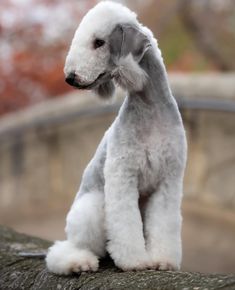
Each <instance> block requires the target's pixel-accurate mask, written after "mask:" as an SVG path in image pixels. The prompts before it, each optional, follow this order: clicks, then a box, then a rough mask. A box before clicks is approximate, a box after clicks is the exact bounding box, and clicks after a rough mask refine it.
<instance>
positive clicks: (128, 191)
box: [105, 158, 150, 270]
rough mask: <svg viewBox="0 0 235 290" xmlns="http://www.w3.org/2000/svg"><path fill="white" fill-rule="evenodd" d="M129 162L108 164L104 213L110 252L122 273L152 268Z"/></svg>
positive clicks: (132, 172)
mask: <svg viewBox="0 0 235 290" xmlns="http://www.w3.org/2000/svg"><path fill="white" fill-rule="evenodd" d="M128 164H129V162H128V161H125V160H124V159H122V158H115V159H114V158H112V160H108V161H107V162H106V165H105V214H106V230H107V239H108V247H107V248H108V251H109V253H110V255H111V257H112V258H113V260H114V262H115V264H116V266H117V267H119V268H121V269H122V270H133V269H136V270H138V269H146V268H148V267H149V266H150V264H149V261H150V260H149V258H148V256H147V252H146V250H145V240H144V236H143V224H142V219H141V214H140V211H139V207H138V198H139V193H138V190H137V174H136V172H135V170H134V169H133V170H132V169H131V168H128Z"/></svg>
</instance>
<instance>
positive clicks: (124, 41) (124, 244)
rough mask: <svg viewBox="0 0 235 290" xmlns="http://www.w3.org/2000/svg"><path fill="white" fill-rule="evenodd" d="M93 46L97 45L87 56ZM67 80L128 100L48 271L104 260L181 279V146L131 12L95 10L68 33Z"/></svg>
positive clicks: (147, 36)
mask: <svg viewBox="0 0 235 290" xmlns="http://www.w3.org/2000/svg"><path fill="white" fill-rule="evenodd" d="M97 38H98V39H102V40H104V45H102V46H101V47H99V48H97V49H95V48H94V46H93V43H94V40H95V39H97ZM71 73H72V75H73V76H74V78H75V81H74V84H73V83H71V84H72V85H75V86H77V84H78V82H79V85H84V84H85V85H86V84H92V86H93V87H92V88H93V89H94V90H95V91H96V92H98V93H100V94H103V95H107V94H111V93H112V90H113V87H114V85H113V81H115V82H116V83H117V84H119V85H120V86H122V87H123V88H124V89H126V90H127V91H128V95H127V97H126V99H125V101H124V103H123V105H122V107H121V109H120V111H119V114H118V116H117V118H116V120H115V121H114V123H113V124H112V125H111V127H110V128H109V129H108V131H107V132H106V133H105V135H104V137H103V139H102V141H101V143H100V145H99V147H98V149H97V151H96V153H95V155H94V157H93V159H92V160H91V161H90V163H89V164H88V166H87V168H86V170H85V171H84V174H83V178H82V182H81V186H80V189H79V191H78V193H77V196H76V199H75V201H74V203H73V206H72V208H71V210H70V212H69V214H68V216H67V226H66V233H67V241H63V242H56V243H55V244H54V245H53V246H52V247H51V248H50V249H49V252H48V255H47V258H46V262H47V266H48V269H49V270H50V271H52V272H54V273H58V274H69V273H72V272H79V271H90V270H91V271H96V270H97V269H98V259H99V258H100V257H103V256H104V255H105V253H106V251H108V252H109V254H110V255H111V257H112V258H113V260H114V262H115V264H116V265H117V266H118V267H120V268H121V269H123V270H133V269H137V270H140V269H146V268H153V269H159V270H169V269H171V270H172V269H179V267H180V263H181V255H182V253H181V219H182V218H181V212H180V207H181V199H182V183H183V174H184V168H185V162H186V147H187V146H186V139H185V132H184V128H183V124H182V120H181V116H180V113H179V111H178V107H177V104H176V102H175V99H174V97H173V96H172V93H171V90H170V88H169V84H168V81H167V75H166V71H165V67H164V63H163V60H162V57H161V52H160V50H159V48H158V46H157V41H156V40H155V39H154V37H153V35H152V33H151V31H150V30H149V29H147V28H146V27H143V26H142V25H141V24H140V23H139V22H138V21H137V19H136V15H135V14H134V13H133V12H131V11H130V10H129V9H127V8H126V7H124V6H122V5H120V4H116V3H112V2H109V1H106V2H101V3H99V4H98V5H97V6H96V7H95V8H93V9H92V10H90V11H89V12H88V14H87V15H86V16H85V17H84V19H83V20H82V22H81V24H80V26H79V28H78V29H77V31H76V33H75V36H74V39H73V41H72V45H71V48H70V51H69V53H68V56H67V59H66V64H65V75H66V77H68V75H71ZM101 74H102V75H101ZM100 75H101V77H99V76H100ZM104 75H105V76H104Z"/></svg>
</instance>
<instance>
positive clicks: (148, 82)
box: [123, 47, 181, 122]
mask: <svg viewBox="0 0 235 290" xmlns="http://www.w3.org/2000/svg"><path fill="white" fill-rule="evenodd" d="M131 67H134V66H133V64H131V63H130V62H129V67H127V70H126V72H124V73H123V76H125V73H126V74H128V73H129V75H130V76H129V75H127V80H126V83H127V86H126V89H127V91H128V96H127V98H126V100H125V103H124V107H125V108H126V110H125V111H126V112H128V111H130V110H131V111H133V110H135V111H136V112H139V114H142V115H143V114H146V112H147V111H148V113H147V114H148V115H149V116H150V114H151V115H152V116H154V115H156V114H158V116H160V115H161V116H162V117H163V118H166V116H167V118H168V120H169V119H171V120H174V122H177V121H180V122H181V117H180V114H179V111H178V107H177V104H176V101H175V99H174V97H173V96H172V93H171V90H170V87H169V83H168V79H167V74H166V70H165V66H164V63H163V61H162V59H160V56H159V55H158V54H157V53H156V52H155V51H154V48H152V47H151V48H150V49H148V50H147V51H146V52H145V54H144V56H143V58H142V59H141V61H140V62H139V64H138V69H136V68H135V70H131ZM130 77H131V78H132V79H136V82H135V83H134V82H133V81H131V82H130V81H129V80H130ZM128 78H129V79H128ZM128 84H130V85H128ZM140 86H141V88H140Z"/></svg>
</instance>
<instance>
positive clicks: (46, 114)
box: [0, 75, 235, 224]
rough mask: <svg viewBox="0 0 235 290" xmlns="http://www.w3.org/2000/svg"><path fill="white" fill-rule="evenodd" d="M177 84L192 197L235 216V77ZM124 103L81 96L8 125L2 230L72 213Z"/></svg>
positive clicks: (0, 196) (182, 79) (2, 129)
mask: <svg viewBox="0 0 235 290" xmlns="http://www.w3.org/2000/svg"><path fill="white" fill-rule="evenodd" d="M170 81H171V84H172V89H173V92H174V94H175V95H176V96H177V97H178V100H179V104H180V106H181V111H182V115H183V119H184V124H185V127H186V132H187V137H188V143H189V154H188V164H187V170H186V176H185V196H186V197H187V198H188V199H191V200H195V201H198V202H203V203H204V204H208V205H210V206H213V207H214V206H216V207H223V208H226V209H228V208H231V209H234V208H235V186H234V185H235V181H234V177H235V175H234V173H235V112H233V110H234V111H235V107H234V102H235V75H199V76H192V75H189V76H185V75H171V76H170ZM119 94H121V93H119ZM121 100H122V98H121V97H117V98H116V99H115V101H113V102H112V103H104V102H101V101H99V100H98V99H97V98H96V97H95V96H93V95H91V94H88V93H84V94H79V95H78V94H77V92H75V93H73V94H71V95H68V96H63V97H61V98H60V99H57V100H52V101H48V102H45V103H43V104H40V105H37V106H35V107H33V108H31V109H28V110H25V111H21V112H19V113H15V114H12V115H8V116H6V117H4V118H2V119H1V120H0V160H1V161H0V222H1V223H6V224H7V223H10V222H11V221H13V220H17V219H20V218H27V217H30V216H31V215H34V216H41V215H46V214H48V213H56V212H59V211H60V210H62V209H63V210H64V209H67V208H69V206H70V204H71V202H72V199H73V198H74V195H75V193H76V191H77V189H78V186H79V182H80V178H81V175H82V172H83V170H84V168H85V166H86V164H87V162H88V161H89V160H90V158H91V157H92V155H93V153H94V151H95V149H96V147H97V145H98V143H99V141H100V139H101V138H102V136H103V134H104V131H105V130H106V129H107V128H108V127H109V125H110V124H111V122H112V120H113V119H114V118H115V115H116V112H117V110H118V108H119V106H120V103H121ZM204 107H205V108H206V109H205V108H204Z"/></svg>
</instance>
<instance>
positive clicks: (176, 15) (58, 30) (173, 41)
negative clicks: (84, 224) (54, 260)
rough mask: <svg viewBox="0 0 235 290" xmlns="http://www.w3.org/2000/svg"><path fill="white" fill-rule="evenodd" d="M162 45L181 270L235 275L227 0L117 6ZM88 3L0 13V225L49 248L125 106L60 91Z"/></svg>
mask: <svg viewBox="0 0 235 290" xmlns="http://www.w3.org/2000/svg"><path fill="white" fill-rule="evenodd" d="M118 2H122V3H124V4H126V5H127V6H128V7H130V8H131V9H133V10H135V11H136V12H137V13H138V15H139V19H140V20H141V22H142V23H144V24H145V25H147V26H149V27H150V28H151V29H152V31H153V32H154V34H155V36H156V38H157V39H158V42H159V46H160V48H161V50H162V53H163V56H164V60H165V64H166V66H167V70H168V72H169V80H170V83H171V87H172V90H173V93H174V95H175V96H176V98H177V102H178V104H179V106H180V110H181V113H182V116H183V120H184V124H185V128H186V133H187V138H188V143H189V153H188V164H187V170H186V175H185V189H184V191H185V192H184V201H183V216H184V226H183V246H184V256H183V266H182V268H183V270H187V271H200V272H207V273H215V272H223V273H235V250H234V245H235V73H234V70H235V5H234V0H223V1H222V0H170V1H164V0H147V1H140V0H139V1H134V0H132V1H131V0H130V1H118ZM95 3H97V1H95V0H86V1H85V0H68V1H65V0H1V2H0V223H1V224H5V225H8V226H11V227H13V228H14V229H16V230H18V231H21V232H24V233H28V234H32V235H36V236H39V237H42V238H47V239H50V240H56V239H62V238H64V225H65V216H66V213H67V212H68V210H69V208H70V205H71V203H72V201H73V198H74V196H75V193H76V191H77V189H78V187H79V182H80V178H81V175H82V172H83V170H84V168H85V166H86V164H87V163H88V161H89V160H90V158H91V157H92V156H93V154H94V151H95V149H96V147H97V145H98V143H99V141H100V139H101V137H102V136H103V134H104V132H105V130H106V129H107V128H108V127H109V125H110V124H111V122H112V120H113V119H114V118H115V115H116V113H117V111H118V108H119V106H120V104H121V102H122V98H123V93H122V92H119V93H118V95H117V97H116V98H115V100H114V101H112V102H110V103H102V102H101V101H99V100H97V98H96V97H95V96H94V95H92V93H88V92H78V91H75V90H71V88H70V87H69V86H68V85H66V84H65V82H64V75H63V66H64V60H65V57H66V53H67V51H68V48H69V45H70V42H71V39H72V37H73V34H74V31H75V29H76V28H77V26H78V24H79V22H80V20H81V18H82V16H83V15H84V14H85V13H86V11H87V10H89V9H90V8H91V7H92V6H93V5H94V4H95Z"/></svg>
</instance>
